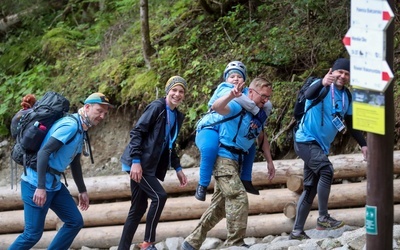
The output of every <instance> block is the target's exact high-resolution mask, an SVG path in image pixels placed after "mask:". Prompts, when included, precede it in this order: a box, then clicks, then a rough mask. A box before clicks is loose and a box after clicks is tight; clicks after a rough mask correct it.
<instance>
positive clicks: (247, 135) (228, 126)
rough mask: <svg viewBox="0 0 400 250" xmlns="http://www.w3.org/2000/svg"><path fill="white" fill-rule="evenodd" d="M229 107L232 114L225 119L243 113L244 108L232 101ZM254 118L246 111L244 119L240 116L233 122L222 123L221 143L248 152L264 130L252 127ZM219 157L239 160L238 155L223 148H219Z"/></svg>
mask: <svg viewBox="0 0 400 250" xmlns="http://www.w3.org/2000/svg"><path fill="white" fill-rule="evenodd" d="M228 106H229V109H230V112H229V114H227V115H226V116H223V117H230V116H233V115H235V114H237V113H239V112H241V111H242V107H241V106H240V105H239V104H238V103H237V102H234V101H231V102H229V103H228ZM252 118H253V115H252V114H251V113H250V112H247V111H246V113H245V114H244V115H243V117H242V118H241V116H238V117H236V118H234V119H232V120H229V121H226V122H223V123H221V125H220V129H219V141H220V142H221V143H222V144H224V145H227V146H233V147H235V148H238V149H241V150H243V151H246V152H247V151H248V149H249V148H250V147H251V146H252V145H253V143H254V141H255V139H256V138H257V137H258V135H259V134H260V132H261V130H262V127H259V128H256V129H253V128H251V127H250V125H251V120H252ZM235 136H236V141H235V142H234V141H233V139H234V138H235ZM218 155H219V156H221V157H225V158H229V159H232V160H236V161H237V160H238V155H237V154H233V153H231V152H230V151H229V150H227V149H225V148H223V147H220V148H219V151H218Z"/></svg>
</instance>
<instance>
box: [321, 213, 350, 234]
mask: <svg viewBox="0 0 400 250" xmlns="http://www.w3.org/2000/svg"><path fill="white" fill-rule="evenodd" d="M343 226H344V222H343V221H341V220H335V219H334V218H332V217H331V216H330V215H329V214H328V215H325V216H324V217H323V218H322V219H320V218H318V219H317V230H332V229H337V228H339V227H343Z"/></svg>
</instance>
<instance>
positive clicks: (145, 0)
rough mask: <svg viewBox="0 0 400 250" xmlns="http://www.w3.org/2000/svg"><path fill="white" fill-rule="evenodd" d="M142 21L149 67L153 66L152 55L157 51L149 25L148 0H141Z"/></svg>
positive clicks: (146, 60) (143, 45)
mask: <svg viewBox="0 0 400 250" xmlns="http://www.w3.org/2000/svg"><path fill="white" fill-rule="evenodd" d="M140 23H141V28H142V29H141V33H142V47H143V57H144V61H145V62H146V66H147V68H149V69H150V68H151V60H150V57H151V56H152V55H153V54H154V53H155V49H154V48H153V47H152V46H151V42H150V27H149V4H148V0H140Z"/></svg>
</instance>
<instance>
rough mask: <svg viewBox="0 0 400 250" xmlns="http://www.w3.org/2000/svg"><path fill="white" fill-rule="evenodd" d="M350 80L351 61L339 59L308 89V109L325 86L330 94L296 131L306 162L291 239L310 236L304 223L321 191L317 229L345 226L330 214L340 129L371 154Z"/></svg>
mask: <svg viewBox="0 0 400 250" xmlns="http://www.w3.org/2000/svg"><path fill="white" fill-rule="evenodd" d="M349 80H350V61H349V60H348V59H345V58H339V59H337V60H336V61H335V63H334V64H333V66H332V68H331V69H330V70H329V71H328V73H327V74H326V75H325V77H324V78H323V79H320V80H317V81H315V82H313V83H312V84H311V86H310V87H309V88H308V89H307V91H306V93H305V96H306V98H307V101H306V103H305V107H304V110H307V108H308V107H309V106H310V104H311V102H312V100H313V99H315V98H317V97H318V96H319V94H320V93H322V92H324V88H329V91H328V94H327V95H326V96H325V97H324V98H323V99H322V101H321V102H319V103H318V104H317V105H315V106H314V107H312V108H310V109H309V110H308V111H307V112H306V113H305V114H304V116H303V118H302V120H301V122H300V124H299V128H298V130H297V131H296V135H295V142H294V149H295V151H296V154H297V155H298V156H299V157H300V158H301V159H302V160H303V161H304V189H303V193H302V194H301V196H300V198H299V201H298V203H297V212H296V220H295V223H294V227H293V231H292V232H291V233H290V236H289V239H297V240H303V239H309V237H308V236H307V234H306V233H305V232H304V224H305V222H306V219H307V216H308V214H309V212H310V209H311V205H312V203H313V201H314V198H315V196H316V195H317V194H318V211H319V218H318V219H317V229H319V230H329V229H336V228H339V227H342V226H343V225H344V223H343V221H339V220H336V219H334V218H332V217H331V216H330V215H329V213H328V199H329V194H330V190H331V184H332V181H333V173H334V171H333V166H332V163H331V162H330V161H329V159H328V154H329V150H330V145H331V143H332V142H333V140H334V139H335V136H336V135H337V133H338V132H341V133H345V132H346V130H347V129H348V130H349V132H350V133H351V135H352V136H353V137H354V138H355V139H356V141H357V142H358V144H359V145H360V146H361V151H362V153H363V155H364V158H365V159H366V157H367V144H366V142H365V139H364V137H363V135H362V133H361V132H360V131H358V130H354V129H353V128H352V103H351V102H350V100H349V96H348V95H347V93H346V91H347V90H346V87H345V85H346V84H348V83H349Z"/></svg>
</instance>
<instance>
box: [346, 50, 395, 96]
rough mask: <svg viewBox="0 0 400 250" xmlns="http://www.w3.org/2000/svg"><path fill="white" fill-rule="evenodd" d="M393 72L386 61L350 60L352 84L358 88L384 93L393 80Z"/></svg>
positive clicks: (355, 58)
mask: <svg viewBox="0 0 400 250" xmlns="http://www.w3.org/2000/svg"><path fill="white" fill-rule="evenodd" d="M393 77H394V76H393V72H392V70H391V69H390V67H389V65H388V64H387V62H386V61H384V60H365V59H364V58H357V57H354V58H353V57H352V58H351V60H350V84H351V85H353V86H357V87H362V88H366V89H371V90H376V91H379V92H384V91H385V90H386V88H387V87H388V86H389V84H390V82H391V81H392V79H393Z"/></svg>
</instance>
